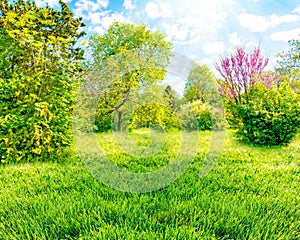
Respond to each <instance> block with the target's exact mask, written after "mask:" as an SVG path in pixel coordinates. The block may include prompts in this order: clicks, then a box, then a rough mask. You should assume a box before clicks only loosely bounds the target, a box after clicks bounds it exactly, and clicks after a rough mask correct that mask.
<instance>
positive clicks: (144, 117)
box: [130, 103, 179, 130]
mask: <svg viewBox="0 0 300 240" xmlns="http://www.w3.org/2000/svg"><path fill="white" fill-rule="evenodd" d="M155 126H160V127H161V128H163V129H165V130H171V129H174V128H175V129H176V128H177V129H178V128H179V122H178V119H177V117H176V115H175V114H174V113H173V112H172V111H171V110H170V109H169V108H168V107H167V106H164V105H161V104H156V103H151V104H144V105H142V106H140V107H139V108H137V109H136V110H135V111H134V113H133V114H132V118H131V126H130V128H131V129H137V128H149V127H155Z"/></svg>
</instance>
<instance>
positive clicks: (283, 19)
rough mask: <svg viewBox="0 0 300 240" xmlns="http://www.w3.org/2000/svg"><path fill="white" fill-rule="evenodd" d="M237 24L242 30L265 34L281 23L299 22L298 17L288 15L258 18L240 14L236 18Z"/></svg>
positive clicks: (299, 18)
mask: <svg viewBox="0 0 300 240" xmlns="http://www.w3.org/2000/svg"><path fill="white" fill-rule="evenodd" d="M237 19H238V21H239V23H240V24H241V26H243V27H244V28H247V29H249V30H250V31H251V32H265V31H267V30H268V29H269V28H271V27H276V26H278V25H280V24H283V23H291V22H297V21H300V16H298V15H293V14H288V15H283V16H278V15H276V14H273V15H270V16H259V15H253V14H249V13H242V14H240V15H238V17H237Z"/></svg>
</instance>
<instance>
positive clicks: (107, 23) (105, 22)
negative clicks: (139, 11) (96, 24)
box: [101, 13, 128, 29]
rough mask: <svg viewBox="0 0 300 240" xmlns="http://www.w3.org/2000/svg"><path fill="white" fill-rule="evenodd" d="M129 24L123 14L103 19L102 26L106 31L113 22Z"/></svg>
mask: <svg viewBox="0 0 300 240" xmlns="http://www.w3.org/2000/svg"><path fill="white" fill-rule="evenodd" d="M115 21H117V22H128V19H127V18H126V17H124V15H123V14H122V13H113V14H112V15H111V16H105V17H103V18H102V19H101V25H102V27H103V28H104V29H108V28H109V26H110V25H111V24H112V23H113V22H115Z"/></svg>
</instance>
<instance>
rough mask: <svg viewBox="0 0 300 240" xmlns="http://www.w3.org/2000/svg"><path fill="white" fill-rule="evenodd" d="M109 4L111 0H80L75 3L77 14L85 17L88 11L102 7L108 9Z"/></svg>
mask: <svg viewBox="0 0 300 240" xmlns="http://www.w3.org/2000/svg"><path fill="white" fill-rule="evenodd" d="M108 5H109V0H97V1H96V2H93V1H92V0H78V1H77V2H76V3H75V9H74V13H75V15H76V16H81V17H85V12H86V13H88V14H89V13H93V12H97V11H98V10H100V9H106V8H107V7H108Z"/></svg>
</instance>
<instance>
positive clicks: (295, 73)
mask: <svg viewBox="0 0 300 240" xmlns="http://www.w3.org/2000/svg"><path fill="white" fill-rule="evenodd" d="M289 44H290V49H289V50H288V51H287V52H283V53H280V54H278V56H279V60H278V61H277V63H278V65H279V66H278V68H277V69H276V71H277V72H278V73H279V74H280V81H281V82H282V81H286V82H288V83H289V84H290V85H291V87H292V88H293V90H294V91H295V92H296V93H300V39H298V40H296V39H294V40H290V41H289Z"/></svg>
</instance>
